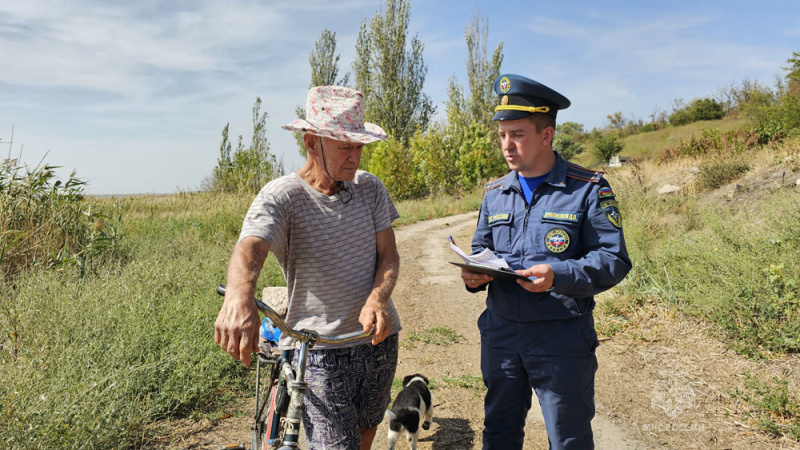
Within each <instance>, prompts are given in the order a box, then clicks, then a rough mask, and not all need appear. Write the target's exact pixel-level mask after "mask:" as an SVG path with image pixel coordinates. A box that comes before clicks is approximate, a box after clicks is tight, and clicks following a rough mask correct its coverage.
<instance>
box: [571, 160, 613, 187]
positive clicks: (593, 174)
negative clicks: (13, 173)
mask: <svg viewBox="0 0 800 450" xmlns="http://www.w3.org/2000/svg"><path fill="white" fill-rule="evenodd" d="M603 173H604V172H601V171H599V170H591V169H587V168H586V167H582V166H579V165H577V164H573V163H571V162H568V163H567V176H568V177H570V178H575V179H576V180H581V181H588V182H590V183H599V182H600V179H602V178H603Z"/></svg>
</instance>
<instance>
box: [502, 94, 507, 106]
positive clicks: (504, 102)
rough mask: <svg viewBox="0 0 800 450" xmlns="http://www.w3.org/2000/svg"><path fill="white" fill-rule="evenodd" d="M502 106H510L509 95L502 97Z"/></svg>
mask: <svg viewBox="0 0 800 450" xmlns="http://www.w3.org/2000/svg"><path fill="white" fill-rule="evenodd" d="M500 104H501V105H503V106H505V105H507V104H508V96H507V95H504V96H502V97H500Z"/></svg>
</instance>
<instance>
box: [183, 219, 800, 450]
mask: <svg viewBox="0 0 800 450" xmlns="http://www.w3.org/2000/svg"><path fill="white" fill-rule="evenodd" d="M476 220H477V213H469V214H463V215H459V216H453V217H448V218H444V219H437V220H431V221H426V222H420V223H417V224H413V225H409V226H406V227H402V228H400V229H398V230H397V232H396V236H397V243H398V249H399V250H400V256H401V275H400V280H399V281H398V285H397V287H396V289H395V293H394V295H393V299H394V301H395V304H396V305H397V308H398V310H399V312H400V315H401V318H402V321H403V327H404V329H403V331H402V332H401V335H400V342H401V348H400V358H399V364H398V368H397V375H396V377H397V378H402V377H403V376H405V375H408V374H414V373H423V374H425V375H426V376H427V377H429V378H430V379H432V380H434V382H435V384H436V389H435V390H433V395H434V405H435V408H434V420H433V422H434V423H433V426H432V427H431V429H430V430H428V431H422V432H421V441H420V448H421V449H441V450H444V449H470V448H480V447H481V430H482V421H483V394H484V391H483V386H482V383H481V381H480V375H481V374H480V338H479V335H478V330H477V325H476V322H477V319H478V316H479V315H480V313H481V312H482V311H483V309H484V300H485V294H469V293H468V292H466V290H465V289H464V286H463V284H462V282H461V279H460V277H459V269H458V268H456V267H454V266H452V265H450V264H448V263H447V262H448V261H455V260H456V258H457V256H456V255H455V254H454V253H452V251H451V250H450V249H449V247H448V245H447V236H448V235H452V236H453V237H454V238H455V240H456V242H457V243H458V244H459V246H460V247H461V248H462V249H465V250H468V249H469V242H470V240H471V235H472V232H473V230H474V227H475V222H476ZM609 295H613V292H612V293H610V294H609ZM598 301H599V302H602V301H603V298H602V297H601V298H600V299H599V300H598ZM596 316H597V320H599V321H602V320H605V318H604V317H603V316H602V314H601V313H600V312H598V313H597V314H596ZM628 320H630V322H632V323H634V324H635V325H632V326H630V327H627V328H626V329H625V331H624V332H622V333H620V334H618V335H616V336H615V337H614V338H613V339H603V340H602V342H601V345H600V347H599V348H598V351H597V354H598V360H599V366H600V368H599V370H598V373H597V381H596V404H597V414H596V416H595V419H594V421H593V428H594V430H595V442H596V448H598V449H608V450H618V449H620V450H626V449H650V448H674V449H687V448H709V449H739V448H752V447H756V446H757V447H760V448H762V449H773V448H774V449H777V448H798V446H797V444H796V443H794V442H791V441H789V440H788V439H785V438H770V437H767V436H766V435H764V434H762V433H759V432H757V430H756V426H755V425H754V424H753V423H752V421H749V422H748V420H747V417H748V416H747V415H748V413H749V410H748V406H747V405H744V404H742V403H741V402H740V401H739V400H737V398H736V396H734V395H732V394H731V392H732V391H733V390H734V389H735V388H736V387H739V386H742V384H743V378H744V374H745V373H754V372H758V373H764V374H780V375H781V376H784V377H787V376H789V377H792V375H791V374H793V373H796V372H797V371H796V370H794V368H796V367H798V366H797V364H798V358H796V357H792V358H787V359H785V360H781V361H772V362H769V363H763V362H754V361H749V360H746V359H745V358H743V357H741V356H739V355H736V354H734V353H732V352H731V351H729V350H728V349H727V348H726V347H725V346H724V345H723V344H722V343H720V342H718V341H716V340H714V339H711V338H709V337H708V336H709V332H708V329H707V328H708V327H707V326H706V325H705V324H704V323H702V322H700V321H697V320H695V319H691V318H686V317H682V316H678V315H675V314H674V313H671V312H669V311H666V310H663V309H660V308H658V307H657V306H655V305H644V306H643V307H642V308H641V309H640V310H637V311H636V312H635V313H634V314H633V316H632V317H630V318H628ZM434 329H438V330H443V329H446V330H451V331H452V333H451V332H450V331H448V332H447V333H446V336H445V337H444V338H443V336H442V335H441V334H440V333H439V334H437V333H436V332H431V330H434ZM412 337H413V339H412ZM793 380H794V382H797V378H796V377H793ZM534 405H535V406H534V408H536V401H534ZM250 407H251V405H250V404H249V403H242V405H241V408H243V411H245V414H244V415H243V417H233V418H229V419H225V420H218V421H215V422H214V423H210V422H208V421H204V422H197V423H194V422H188V421H181V422H180V423H178V424H175V427H174V429H175V430H176V431H175V433H174V436H175V440H173V442H172V444H171V445H172V446H177V447H179V448H192V449H199V448H218V447H219V445H220V444H223V443H230V442H235V441H237V440H238V441H240V442H249V423H248V420H249V416H250ZM386 432H387V427H386V424H385V423H383V424H381V426H380V428H379V431H378V435H377V438H376V440H375V444H374V445H373V448H375V449H381V448H386ZM547 446H548V445H547V436H546V433H545V431H544V424H543V421H542V416H541V412H540V411H538V410H536V409H534V410H532V411H531V414H529V416H528V424H527V426H526V438H525V448H526V449H545V448H547ZM398 448H400V449H405V448H408V446H407V444H406V443H405V442H400V443H399V447H398Z"/></svg>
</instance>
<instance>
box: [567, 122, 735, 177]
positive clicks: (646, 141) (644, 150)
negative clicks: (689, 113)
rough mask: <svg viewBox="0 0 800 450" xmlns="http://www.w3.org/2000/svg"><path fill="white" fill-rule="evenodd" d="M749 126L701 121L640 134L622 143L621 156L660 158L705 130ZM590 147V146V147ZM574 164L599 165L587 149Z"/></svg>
mask: <svg viewBox="0 0 800 450" xmlns="http://www.w3.org/2000/svg"><path fill="white" fill-rule="evenodd" d="M747 125H748V121H747V120H745V119H736V118H730V119H723V120H701V121H699V122H694V123H690V124H687V125H683V126H680V127H667V128H664V129H663V130H657V131H651V132H648V133H638V134H634V135H631V136H626V137H625V138H624V139H623V140H622V142H623V144H624V145H625V148H624V149H623V150H622V153H620V155H621V156H629V157H632V158H641V159H649V158H653V157H658V156H659V155H661V154H662V153H663V152H664V151H665V150H667V149H668V148H670V147H675V146H676V145H678V144H680V143H681V142H688V141H689V140H690V139H691V138H692V136H696V137H699V136H702V135H703V130H705V129H715V130H719V131H722V132H726V131H734V130H738V129H740V128H742V127H745V126H747ZM589 147H590V146H589ZM573 162H574V163H576V164H579V165H582V166H587V167H593V166H595V165H596V164H597V161H596V160H595V157H594V155H592V152H591V151H590V150H589V148H588V147H587V149H585V150H584V151H583V152H582V153H580V154H579V155H577V156H576V157H575V158H573Z"/></svg>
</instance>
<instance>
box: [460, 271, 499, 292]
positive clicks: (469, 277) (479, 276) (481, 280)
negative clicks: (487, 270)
mask: <svg viewBox="0 0 800 450" xmlns="http://www.w3.org/2000/svg"><path fill="white" fill-rule="evenodd" d="M461 279H462V280H464V284H466V285H467V287H469V288H470V289H475V288H477V287H479V286H483V285H484V284H486V283H488V282H490V281H492V280H494V277H493V276H491V275H486V274H483V273H475V272H470V271H468V270H467V269H461Z"/></svg>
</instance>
